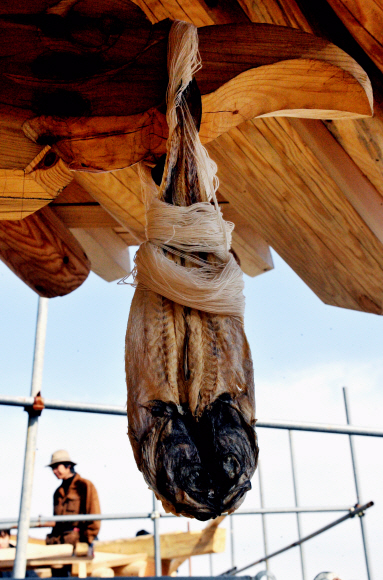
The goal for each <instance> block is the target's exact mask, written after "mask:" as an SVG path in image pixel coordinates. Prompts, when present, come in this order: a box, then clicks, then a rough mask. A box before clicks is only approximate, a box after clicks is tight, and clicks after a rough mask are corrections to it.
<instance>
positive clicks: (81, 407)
mask: <svg viewBox="0 0 383 580" xmlns="http://www.w3.org/2000/svg"><path fill="white" fill-rule="evenodd" d="M33 402H34V399H33V397H11V396H8V395H0V405H13V406H16V407H30V406H32V405H33ZM44 404H45V408H46V409H53V410H55V411H78V412H82V413H103V414H105V415H123V416H126V408H125V407H119V406H117V405H99V404H91V403H76V402H70V401H59V400H56V399H44ZM257 427H261V428H267V429H291V430H292V431H315V432H317V433H336V434H340V435H364V436H367V437H383V429H376V428H375V429H371V428H369V427H355V426H354V425H331V424H326V423H304V422H293V421H270V420H269V421H258V422H257Z"/></svg>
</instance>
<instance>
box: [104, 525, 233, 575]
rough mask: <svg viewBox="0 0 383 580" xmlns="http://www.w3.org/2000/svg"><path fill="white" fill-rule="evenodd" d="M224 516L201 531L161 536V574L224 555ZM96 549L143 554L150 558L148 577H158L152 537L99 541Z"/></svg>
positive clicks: (167, 573) (169, 573)
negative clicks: (194, 558) (196, 560)
mask: <svg viewBox="0 0 383 580" xmlns="http://www.w3.org/2000/svg"><path fill="white" fill-rule="evenodd" d="M224 517H225V516H220V517H218V518H216V519H215V520H212V521H211V522H210V523H208V524H207V526H206V527H205V528H204V529H203V530H202V531H193V532H172V533H168V534H161V535H160V545H161V561H162V575H163V576H170V575H172V574H174V573H175V572H176V571H177V569H178V568H179V566H180V565H181V564H182V563H183V562H184V561H185V560H187V559H188V558H190V557H191V556H200V555H203V554H217V553H221V552H224V551H225V545H226V530H225V529H224V528H219V527H218V526H219V524H220V523H221V522H222V520H223V519H224ZM95 550H96V553H101V552H102V553H103V552H113V553H115V554H130V555H133V554H136V553H137V552H143V553H145V555H146V557H147V567H146V572H145V576H155V565H154V542H153V536H152V535H151V534H148V535H143V536H137V537H135V538H127V539H122V540H114V541H109V542H108V541H105V542H96V544H95ZM129 575H130V574H129Z"/></svg>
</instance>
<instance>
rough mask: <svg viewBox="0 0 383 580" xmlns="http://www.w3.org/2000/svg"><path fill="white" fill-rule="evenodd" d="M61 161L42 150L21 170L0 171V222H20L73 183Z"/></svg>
mask: <svg viewBox="0 0 383 580" xmlns="http://www.w3.org/2000/svg"><path fill="white" fill-rule="evenodd" d="M72 179H73V172H71V171H69V169H68V168H67V167H66V165H65V163H64V161H63V160H62V159H60V157H58V156H57V155H56V153H54V152H53V151H52V149H51V148H50V147H49V146H46V147H44V148H43V149H42V150H41V151H40V153H39V154H38V155H37V156H36V157H35V159H33V160H32V161H31V163H30V164H29V165H28V166H27V167H26V168H25V169H24V170H23V171H22V170H20V169H14V170H12V169H0V220H13V219H15V220H20V219H23V218H24V217H26V216H28V215H30V214H31V213H34V212H35V211H37V210H39V209H41V208H42V207H44V206H45V205H47V204H48V203H49V202H51V201H52V199H54V198H55V197H57V196H58V195H59V193H60V192H61V191H62V190H63V189H64V188H65V187H66V186H67V185H68V184H69V183H70V182H71V181H72Z"/></svg>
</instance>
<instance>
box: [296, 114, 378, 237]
mask: <svg viewBox="0 0 383 580" xmlns="http://www.w3.org/2000/svg"><path fill="white" fill-rule="evenodd" d="M290 122H291V125H292V127H294V130H295V131H297V133H298V134H299V136H300V137H301V139H302V140H303V141H304V143H306V145H307V146H308V147H309V148H310V150H311V151H312V153H313V154H314V155H315V156H316V158H317V159H318V161H319V162H320V163H321V164H322V166H323V167H324V168H325V169H326V172H327V173H328V175H330V176H331V178H332V179H333V180H334V181H335V183H336V184H337V185H338V186H339V188H340V189H341V190H342V192H343V194H344V195H345V196H346V197H347V199H348V201H349V202H350V203H351V205H352V206H353V208H354V209H355V210H356V211H357V212H358V213H359V215H360V216H361V217H362V218H363V219H364V221H365V222H366V224H367V225H368V227H369V228H370V230H371V231H372V232H373V233H374V234H375V236H376V237H377V238H378V240H380V242H382V243H383V196H382V195H381V194H380V193H379V192H378V191H377V190H376V189H375V187H374V186H373V185H372V184H371V182H370V181H369V180H368V179H367V178H366V177H365V175H363V173H362V171H361V170H360V169H359V167H358V166H357V165H356V164H355V163H354V162H353V160H352V159H351V158H350V157H349V156H348V155H347V153H346V152H345V151H344V149H343V148H342V147H341V146H340V145H339V143H338V142H337V141H336V139H334V137H333V136H332V135H331V133H330V132H329V131H327V130H326V128H325V127H324V125H323V124H322V123H320V122H318V121H312V120H302V119H292V120H291V121H290Z"/></svg>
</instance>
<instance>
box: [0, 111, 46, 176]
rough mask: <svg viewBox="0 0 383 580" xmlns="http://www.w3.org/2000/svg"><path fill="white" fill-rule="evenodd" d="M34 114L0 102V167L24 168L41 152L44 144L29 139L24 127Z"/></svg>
mask: <svg viewBox="0 0 383 580" xmlns="http://www.w3.org/2000/svg"><path fill="white" fill-rule="evenodd" d="M34 114H36V113H34V112H33V111H32V110H28V109H18V108H16V107H12V106H6V105H3V104H1V103H0V169H21V170H23V169H24V168H25V167H26V166H27V165H28V164H29V163H30V162H31V161H32V159H34V158H35V157H36V155H38V154H39V153H40V151H41V149H42V148H43V146H42V145H38V144H37V143H33V141H31V140H30V139H28V138H27V137H26V136H25V135H24V132H23V128H22V127H23V124H24V123H25V121H26V120H27V119H31V118H32V117H33V116H34Z"/></svg>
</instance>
